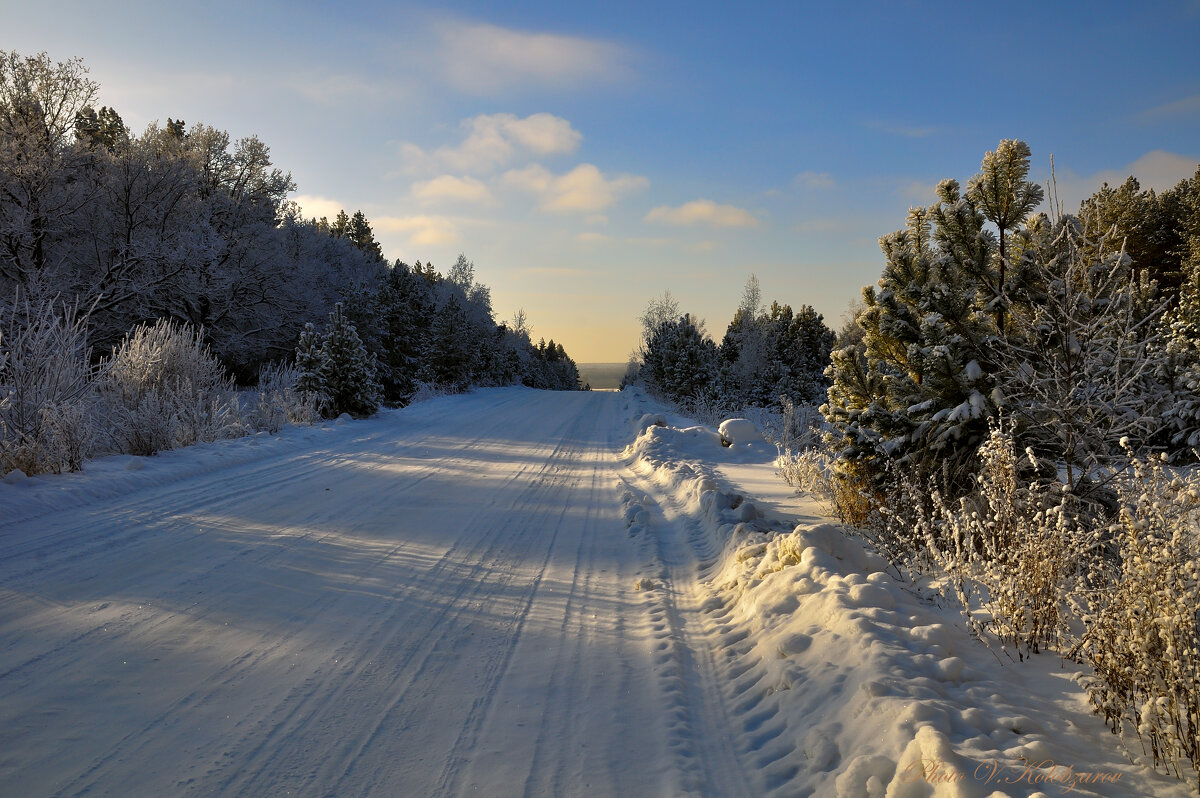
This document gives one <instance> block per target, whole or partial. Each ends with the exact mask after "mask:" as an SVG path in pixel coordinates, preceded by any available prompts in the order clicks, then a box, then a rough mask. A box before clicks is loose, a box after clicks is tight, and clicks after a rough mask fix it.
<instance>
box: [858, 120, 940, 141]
mask: <svg viewBox="0 0 1200 798" xmlns="http://www.w3.org/2000/svg"><path fill="white" fill-rule="evenodd" d="M865 124H866V126H867V127H869V128H873V129H875V130H881V131H883V132H884V133H890V134H892V135H893V136H904V137H905V138H910V139H923V138H925V137H926V136H932V135H934V134H935V133H937V132H938V128H936V127H930V126H926V127H920V126H917V125H905V124H898V123H896V122H892V121H888V120H882V119H872V120H869V121H868V122H866V123H865Z"/></svg>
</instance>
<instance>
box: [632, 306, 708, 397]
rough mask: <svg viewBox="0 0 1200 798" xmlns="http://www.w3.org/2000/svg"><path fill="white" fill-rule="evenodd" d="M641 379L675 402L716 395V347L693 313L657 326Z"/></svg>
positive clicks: (650, 341)
mask: <svg viewBox="0 0 1200 798" xmlns="http://www.w3.org/2000/svg"><path fill="white" fill-rule="evenodd" d="M643 363H644V365H643V367H642V376H643V378H644V379H645V380H646V382H647V385H648V386H649V387H650V389H651V390H653V391H654V392H656V393H658V394H659V395H661V396H663V397H664V398H666V399H669V400H670V401H673V402H681V401H685V400H690V399H696V398H701V397H704V396H705V395H708V394H711V393H713V392H715V389H716V385H715V378H716V371H717V369H716V366H717V346H716V344H714V343H713V341H712V339H711V338H709V337H708V336H707V335H705V334H704V330H703V324H702V323H698V322H697V321H696V319H694V318H693V317H692V316H691V315H690V314H689V315H684V316H681V317H679V318H678V319H676V320H675V321H665V322H662V323H660V324H659V325H658V327H657V329H655V330H654V332H653V333H652V334H651V336H650V339H649V340H648V341H647V342H646V352H645V355H644V357H643Z"/></svg>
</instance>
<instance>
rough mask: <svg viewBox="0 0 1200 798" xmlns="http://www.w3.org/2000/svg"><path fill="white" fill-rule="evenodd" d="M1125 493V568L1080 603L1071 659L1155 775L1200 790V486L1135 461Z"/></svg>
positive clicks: (1119, 526) (1120, 531)
mask: <svg viewBox="0 0 1200 798" xmlns="http://www.w3.org/2000/svg"><path fill="white" fill-rule="evenodd" d="M1119 491H1120V497H1121V508H1120V514H1119V516H1118V518H1117V520H1116V521H1115V522H1114V523H1113V525H1112V527H1111V529H1110V533H1111V535H1112V536H1113V538H1114V540H1115V545H1116V547H1117V549H1118V554H1119V557H1118V561H1117V562H1116V563H1112V564H1110V566H1109V572H1108V573H1103V574H1100V577H1101V579H1100V580H1098V582H1097V584H1096V586H1094V587H1093V588H1091V589H1089V590H1087V591H1084V592H1083V593H1082V594H1081V595H1080V596H1079V598H1078V599H1077V601H1076V609H1077V611H1078V612H1079V614H1080V615H1081V617H1082V618H1083V621H1084V632H1083V635H1082V637H1081V639H1080V640H1079V642H1078V643H1077V645H1076V646H1075V648H1074V650H1073V652H1072V653H1073V654H1075V655H1076V656H1080V657H1082V658H1083V659H1084V660H1085V661H1086V662H1088V663H1089V664H1090V665H1091V666H1092V669H1093V671H1094V672H1095V678H1093V679H1090V680H1088V681H1087V682H1086V683H1085V687H1086V689H1087V692H1088V698H1089V699H1090V701H1091V704H1092V707H1093V708H1094V709H1095V710H1096V711H1097V712H1098V713H1100V714H1103V715H1104V717H1105V720H1106V721H1107V722H1108V724H1109V725H1110V726H1111V727H1112V729H1113V731H1114V732H1121V731H1123V730H1125V729H1132V730H1134V731H1136V732H1137V734H1138V736H1139V737H1140V738H1141V740H1142V744H1143V746H1144V747H1146V746H1148V747H1149V753H1150V754H1151V755H1152V756H1153V758H1154V764H1155V766H1161V767H1164V768H1165V769H1166V770H1167V771H1168V772H1171V773H1174V774H1175V775H1176V776H1178V777H1179V778H1186V777H1190V778H1195V779H1196V786H1197V788H1198V789H1200V770H1198V769H1197V768H1198V767H1200V617H1198V613H1200V476H1198V475H1197V474H1196V473H1195V472H1191V473H1188V474H1187V475H1186V476H1179V475H1176V474H1174V473H1172V471H1171V470H1170V469H1169V468H1167V466H1166V465H1165V464H1164V463H1163V462H1162V461H1161V460H1157V459H1150V460H1142V459H1138V458H1134V459H1133V460H1132V463H1131V466H1130V469H1129V472H1128V473H1127V474H1126V476H1125V478H1124V479H1123V480H1122V482H1121V483H1120V485H1119ZM1188 763H1190V766H1191V768H1192V771H1191V773H1190V774H1188V771H1187V767H1188Z"/></svg>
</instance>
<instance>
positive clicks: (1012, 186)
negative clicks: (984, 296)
mask: <svg viewBox="0 0 1200 798" xmlns="http://www.w3.org/2000/svg"><path fill="white" fill-rule="evenodd" d="M1029 156H1030V152H1029V145H1028V144H1026V143H1025V142H1023V141H1017V140H1015V139H1004V140H1003V141H1001V142H1000V145H999V146H998V147H996V149H995V150H994V151H990V152H988V153H987V154H985V155H984V156H983V164H982V167H981V171H980V173H979V174H978V175H976V176H975V177H974V178H972V179H971V181H970V182H969V183H968V184H967V196H968V198H969V199H970V201H971V203H973V204H974V205H975V206H976V207H977V208H978V210H979V211H980V212H981V213H982V214H983V216H984V218H986V219H987V220H988V221H989V222H991V223H992V224H994V225H996V229H997V230H999V232H1000V244H999V251H998V253H997V254H998V261H997V269H996V285H995V294H996V297H997V298H1003V296H1004V290H1005V276H1006V272H1007V268H1008V250H1007V243H1008V240H1007V234H1008V233H1009V231H1011V230H1015V229H1016V228H1017V227H1018V226H1019V225H1020V224H1021V223H1022V222H1024V221H1025V219H1027V218H1028V217H1029V214H1031V213H1033V209H1034V208H1036V207H1037V206H1038V205H1039V204H1040V203H1041V201H1042V195H1043V192H1042V188H1041V186H1039V185H1037V184H1036V183H1031V182H1029V180H1027V178H1028V177H1029ZM995 314H996V326H997V327H999V328H1000V332H1001V333H1003V332H1004V308H1003V306H1002V305H997V306H996V308H995Z"/></svg>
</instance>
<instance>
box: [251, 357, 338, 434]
mask: <svg viewBox="0 0 1200 798" xmlns="http://www.w3.org/2000/svg"><path fill="white" fill-rule="evenodd" d="M299 376H300V371H299V369H297V368H296V367H295V366H290V365H288V364H286V363H272V364H268V365H265V366H263V367H262V369H261V370H260V371H259V374H258V391H257V392H256V394H255V397H256V399H255V405H254V407H253V409H252V410H251V411H250V413H249V414H248V415H247V416H246V417H244V418H243V423H244V424H245V425H246V426H248V427H249V428H250V429H253V430H265V431H267V432H270V433H271V434H272V435H274V434H275V433H277V432H279V431H280V430H281V429H283V427H284V426H286V425H287V424H313V423H315V422H316V421H318V420H319V419H320V418H321V412H320V407H319V405H320V398H319V397H318V396H317V395H315V394H313V393H311V392H307V391H300V390H297V387H296V385H297V381H298V378H299Z"/></svg>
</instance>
